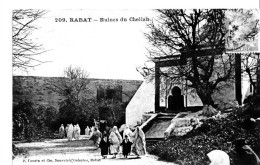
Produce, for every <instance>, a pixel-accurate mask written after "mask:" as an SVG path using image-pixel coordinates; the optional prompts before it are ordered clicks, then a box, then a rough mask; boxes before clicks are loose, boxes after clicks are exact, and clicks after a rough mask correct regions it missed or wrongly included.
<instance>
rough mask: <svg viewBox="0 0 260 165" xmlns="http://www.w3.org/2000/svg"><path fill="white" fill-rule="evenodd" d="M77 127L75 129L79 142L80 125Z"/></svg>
mask: <svg viewBox="0 0 260 165" xmlns="http://www.w3.org/2000/svg"><path fill="white" fill-rule="evenodd" d="M75 127H76V128H75V139H76V140H79V135H80V127H79V125H78V124H77V125H76V126H75Z"/></svg>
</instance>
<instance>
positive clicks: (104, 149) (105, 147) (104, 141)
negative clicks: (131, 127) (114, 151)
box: [99, 131, 110, 159]
mask: <svg viewBox="0 0 260 165" xmlns="http://www.w3.org/2000/svg"><path fill="white" fill-rule="evenodd" d="M109 145H110V144H109V140H108V136H107V133H106V131H104V133H103V136H102V138H101V141H100V144H99V148H100V149H101V156H102V157H103V158H104V159H105V158H107V155H108V151H109Z"/></svg>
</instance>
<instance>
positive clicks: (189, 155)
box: [147, 111, 260, 165]
mask: <svg viewBox="0 0 260 165" xmlns="http://www.w3.org/2000/svg"><path fill="white" fill-rule="evenodd" d="M250 117H251V115H250V114H248V113H247V114H246V113H245V112H239V111H236V112H233V113H231V114H230V115H229V116H228V117H226V118H223V119H221V120H213V119H210V120H206V121H205V122H204V123H203V124H202V126H201V127H200V128H198V129H196V130H192V131H191V132H189V133H188V134H187V135H184V136H182V137H172V138H170V139H168V140H166V141H163V142H158V143H156V144H154V145H152V146H148V148H147V149H148V152H150V153H151V154H154V155H158V156H159V158H160V159H162V160H167V161H171V162H175V163H177V162H178V163H179V164H180V163H181V164H185V165H186V164H187V165H189V164H192V165H193V164H194V165H196V164H198V165H203V164H204V163H205V161H204V160H205V158H206V154H207V153H209V152H210V151H212V150H215V149H219V150H223V151H225V152H226V153H227V154H228V155H229V157H230V160H231V164H233V162H234V160H235V159H236V152H235V150H234V147H235V146H234V143H235V141H236V140H237V139H239V138H245V139H247V141H248V144H250V145H251V146H252V148H253V149H254V150H255V151H257V152H258V151H259V148H258V147H257V146H259V142H260V131H259V129H258V128H257V127H254V125H251V126H249V125H250V124H249V125H248V121H249V119H250Z"/></svg>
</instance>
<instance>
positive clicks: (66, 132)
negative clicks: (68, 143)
mask: <svg viewBox="0 0 260 165" xmlns="http://www.w3.org/2000/svg"><path fill="white" fill-rule="evenodd" d="M68 129H69V124H67V126H66V128H65V137H66V138H68Z"/></svg>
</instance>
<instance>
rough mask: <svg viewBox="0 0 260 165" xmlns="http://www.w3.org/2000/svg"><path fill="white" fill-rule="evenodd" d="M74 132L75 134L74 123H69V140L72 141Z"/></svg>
mask: <svg viewBox="0 0 260 165" xmlns="http://www.w3.org/2000/svg"><path fill="white" fill-rule="evenodd" d="M72 134H73V125H72V124H69V128H68V140H69V141H72Z"/></svg>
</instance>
